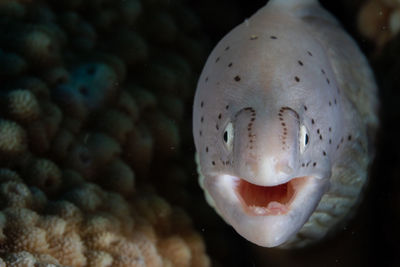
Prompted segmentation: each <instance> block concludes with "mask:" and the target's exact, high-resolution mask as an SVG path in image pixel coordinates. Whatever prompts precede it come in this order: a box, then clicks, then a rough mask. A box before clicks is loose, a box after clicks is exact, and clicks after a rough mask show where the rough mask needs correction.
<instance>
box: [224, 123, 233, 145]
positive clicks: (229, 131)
mask: <svg viewBox="0 0 400 267" xmlns="http://www.w3.org/2000/svg"><path fill="white" fill-rule="evenodd" d="M223 139H224V143H225V146H226V148H227V149H228V150H229V151H231V150H232V144H233V124H232V122H230V123H228V124H227V125H226V127H225V130H224V136H223Z"/></svg>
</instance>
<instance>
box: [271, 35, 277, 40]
mask: <svg viewBox="0 0 400 267" xmlns="http://www.w3.org/2000/svg"><path fill="white" fill-rule="evenodd" d="M269 38H271V39H274V40H276V39H278V38H277V37H276V36H273V35H271V36H270V37H269Z"/></svg>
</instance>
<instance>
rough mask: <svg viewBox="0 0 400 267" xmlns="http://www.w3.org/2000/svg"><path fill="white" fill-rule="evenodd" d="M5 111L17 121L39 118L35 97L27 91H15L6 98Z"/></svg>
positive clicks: (38, 108)
mask: <svg viewBox="0 0 400 267" xmlns="http://www.w3.org/2000/svg"><path fill="white" fill-rule="evenodd" d="M6 99H7V100H6V101H7V111H8V112H9V114H10V117H11V118H13V119H15V120H17V121H30V120H36V119H37V118H38V117H39V116H40V107H39V103H38V101H37V99H36V97H35V95H34V94H33V93H32V92H31V91H28V90H23V89H19V90H18V89H17V90H13V91H11V92H9V93H8V94H7V96H6Z"/></svg>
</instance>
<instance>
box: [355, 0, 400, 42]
mask: <svg viewBox="0 0 400 267" xmlns="http://www.w3.org/2000/svg"><path fill="white" fill-rule="evenodd" d="M358 28H359V30H360V31H361V34H363V35H364V36H365V37H367V38H368V39H370V40H372V41H373V42H374V43H375V45H376V46H377V47H379V48H382V47H383V46H384V45H385V44H386V43H387V42H388V41H390V40H391V39H392V38H393V37H394V36H395V35H396V34H397V33H399V32H400V3H399V2H398V1H396V0H369V1H367V2H366V3H365V4H364V5H363V7H362V8H361V9H360V11H359V14H358Z"/></svg>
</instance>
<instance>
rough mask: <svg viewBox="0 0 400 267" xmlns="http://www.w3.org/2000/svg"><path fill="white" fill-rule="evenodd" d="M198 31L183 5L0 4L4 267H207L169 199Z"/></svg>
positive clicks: (199, 50)
mask: <svg viewBox="0 0 400 267" xmlns="http://www.w3.org/2000/svg"><path fill="white" fill-rule="evenodd" d="M199 25H200V23H199V21H198V19H197V17H196V16H195V15H194V14H193V13H192V12H191V11H190V9H188V8H187V7H185V5H183V4H182V3H181V1H179V0H173V1H164V0H126V1H112V0H88V1H82V0H74V1H69V0H65V1H58V0H57V1H56V0H48V1H23V0H21V1H12V0H4V1H0V66H1V67H0V82H1V88H0V103H1V105H0V209H1V210H0V266H21V267H25V266H104V267H105V266H209V265H210V259H209V257H208V256H207V254H206V248H205V244H204V241H203V238H202V237H201V235H200V234H199V233H197V232H196V231H195V230H194V226H193V224H192V221H191V219H190V217H189V216H188V215H187V214H186V212H185V211H184V210H183V209H182V208H180V207H178V206H176V205H175V204H171V202H169V201H167V200H166V197H167V199H168V196H174V197H175V198H174V197H171V198H170V200H171V201H172V202H174V203H176V204H179V203H183V202H184V201H186V200H187V196H186V197H181V196H180V195H177V194H176V192H180V191H184V190H183V187H182V186H183V185H184V184H185V181H186V179H187V177H189V176H190V174H189V173H188V172H187V170H186V169H185V168H183V167H181V166H182V162H181V161H182V158H183V157H182V155H183V150H182V144H183V143H185V142H187V139H188V138H190V137H188V136H190V133H188V132H185V131H186V130H183V129H182V128H181V127H180V124H181V123H182V122H183V121H184V120H185V119H186V117H190V116H188V115H187V113H188V110H190V109H189V108H190V101H191V96H192V94H193V90H194V87H195V86H194V85H195V81H196V79H197V73H198V71H199V68H200V67H201V65H202V62H203V61H204V59H205V55H206V51H204V47H205V46H204V44H207V41H206V40H205V39H204V37H203V35H202V34H201V29H200V28H199ZM171 166H175V167H171ZM149 184H151V185H149ZM165 185H168V186H167V187H165V190H160V189H163V188H164V186H165ZM172 188H173V189H172ZM157 190H158V191H157ZM161 193H162V195H163V196H164V197H163V196H161Z"/></svg>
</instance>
